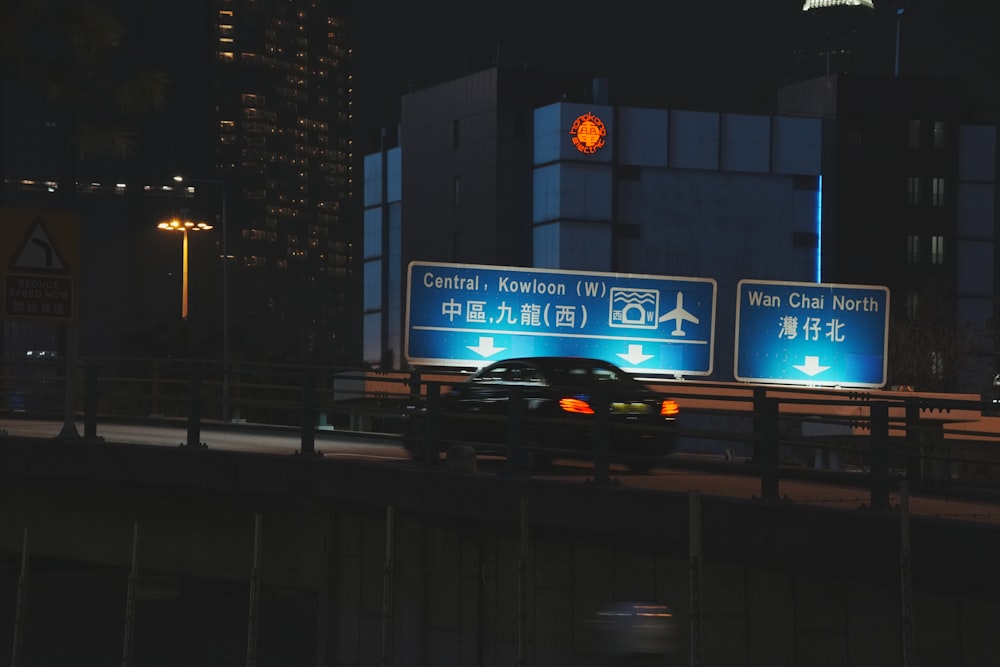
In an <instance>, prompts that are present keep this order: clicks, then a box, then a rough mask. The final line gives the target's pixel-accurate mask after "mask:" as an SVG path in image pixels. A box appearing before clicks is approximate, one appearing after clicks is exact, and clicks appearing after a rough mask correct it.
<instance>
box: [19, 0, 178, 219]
mask: <svg viewBox="0 0 1000 667" xmlns="http://www.w3.org/2000/svg"><path fill="white" fill-rule="evenodd" d="M136 1H139V2H141V1H143V0H136ZM123 35H124V27H123V24H122V22H121V21H120V20H119V18H118V16H117V15H116V14H115V13H114V11H113V10H112V9H111V8H110V7H108V6H107V5H105V4H102V3H100V2H97V1H95V0H31V1H30V2H24V1H23V0H0V74H2V75H3V77H4V79H5V80H8V81H13V82H16V83H17V84H18V85H19V89H21V90H24V91H25V92H26V93H27V94H32V95H36V96H41V98H42V99H44V100H45V102H46V103H47V104H49V105H51V106H52V108H54V109H55V110H56V113H57V116H56V117H57V126H58V131H59V132H60V143H61V145H62V146H63V148H64V149H65V150H64V151H63V154H62V155H61V156H60V173H59V174H58V180H59V193H60V204H61V206H62V207H63V208H66V209H72V208H73V194H74V192H75V190H76V179H77V173H76V172H77V168H78V164H79V162H80V161H81V160H85V159H90V158H98V159H114V160H124V159H126V158H128V157H129V156H130V155H131V154H132V153H133V152H134V150H135V138H136V130H135V127H134V123H135V122H136V120H137V119H138V117H139V116H140V115H141V114H143V113H145V112H149V111H152V110H155V109H157V108H159V107H160V106H161V105H162V104H163V101H164V96H165V90H166V86H167V79H166V76H165V75H164V74H163V73H160V72H152V71H141V70H134V69H133V68H132V67H131V66H130V65H131V63H130V61H129V59H128V58H125V57H121V55H120V51H119V44H120V42H121V39H122V37H123ZM3 107H4V105H3V104H0V113H2V108H3Z"/></svg>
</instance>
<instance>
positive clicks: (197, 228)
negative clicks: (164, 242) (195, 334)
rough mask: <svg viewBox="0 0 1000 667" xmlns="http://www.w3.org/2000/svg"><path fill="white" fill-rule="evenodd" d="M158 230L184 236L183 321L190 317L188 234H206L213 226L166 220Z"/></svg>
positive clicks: (182, 272) (202, 223)
mask: <svg viewBox="0 0 1000 667" xmlns="http://www.w3.org/2000/svg"><path fill="white" fill-rule="evenodd" d="M156 227H157V229H162V230H165V231H168V232H182V233H183V234H184V247H183V260H182V264H181V266H182V267H183V268H182V270H181V319H184V320H186V319H187V316H188V232H204V231H208V230H209V229H212V225H210V224H208V223H205V222H191V221H190V220H181V219H179V218H174V219H172V220H165V221H163V222H161V223H160V224H158V225H157V226H156Z"/></svg>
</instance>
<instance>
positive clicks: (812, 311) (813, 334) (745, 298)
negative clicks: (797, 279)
mask: <svg viewBox="0 0 1000 667" xmlns="http://www.w3.org/2000/svg"><path fill="white" fill-rule="evenodd" d="M888 334H889V289H888V288H886V287H881V286H875V285H834V284H824V283H789V282H775V281H757V280H741V281H740V282H739V286H738V287H737V300H736V363H735V371H734V375H735V377H736V379H737V380H739V381H744V382H750V381H761V382H773V383H777V384H796V385H809V386H824V385H829V386H842V387H870V388H875V387H881V386H883V385H885V382H886V350H887V345H888V339H889V337H888Z"/></svg>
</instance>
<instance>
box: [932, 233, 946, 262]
mask: <svg viewBox="0 0 1000 667" xmlns="http://www.w3.org/2000/svg"><path fill="white" fill-rule="evenodd" d="M931 264H944V237H943V236H932V237H931Z"/></svg>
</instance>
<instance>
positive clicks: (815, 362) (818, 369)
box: [795, 357, 829, 377]
mask: <svg viewBox="0 0 1000 667" xmlns="http://www.w3.org/2000/svg"><path fill="white" fill-rule="evenodd" d="M795 368H796V369H798V370H800V371H802V372H803V373H805V374H806V375H808V376H810V377H811V376H813V375H816V374H817V373H822V372H823V371H825V370H826V369H828V368H829V366H820V365H819V357H806V363H804V364H803V365H801V366H795Z"/></svg>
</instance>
